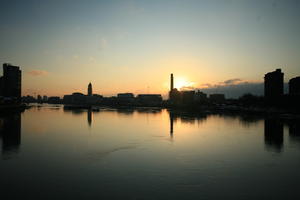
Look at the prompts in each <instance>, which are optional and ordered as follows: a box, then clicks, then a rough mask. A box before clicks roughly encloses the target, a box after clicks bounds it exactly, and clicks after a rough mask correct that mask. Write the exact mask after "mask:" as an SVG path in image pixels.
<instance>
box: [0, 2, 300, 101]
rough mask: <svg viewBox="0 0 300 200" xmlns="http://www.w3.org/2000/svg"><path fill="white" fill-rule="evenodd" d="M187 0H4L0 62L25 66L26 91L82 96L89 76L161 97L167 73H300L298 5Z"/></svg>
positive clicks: (106, 86) (107, 90) (208, 80)
mask: <svg viewBox="0 0 300 200" xmlns="http://www.w3.org/2000/svg"><path fill="white" fill-rule="evenodd" d="M188 2H189V3H188V4H187V2H182V1H164V2H161V1H151V2H147V1H114V2H107V1H90V2H89V3H88V4H86V3H84V2H80V1H75V2H73V3H70V2H67V1H42V2H38V1H26V2H19V3H11V2H9V1H3V2H1V6H2V7H3V12H1V14H0V15H1V18H2V19H5V20H1V21H0V25H1V27H3V29H2V31H1V32H0V36H1V37H0V42H1V44H2V45H1V46H2V49H3V50H4V51H3V53H1V55H0V60H1V62H2V63H4V62H10V63H12V64H13V65H17V66H20V67H21V68H22V71H23V80H22V83H23V89H22V94H23V95H27V94H29V95H34V94H36V95H37V94H41V95H48V96H63V95H64V94H70V93H72V92H75V91H76V92H82V93H85V91H86V84H87V83H89V82H92V83H93V86H94V93H98V94H102V95H105V96H111V95H115V94H117V93H120V92H132V93H135V94H139V93H159V94H163V95H164V96H166V95H167V93H168V90H169V80H168V77H169V74H170V73H174V74H175V75H176V79H175V87H178V86H176V84H177V83H176V82H177V81H178V80H180V84H179V83H178V84H179V85H181V86H187V87H188V88H214V87H215V86H218V87H222V86H228V85H230V84H232V85H241V84H244V83H248V84H250V85H251V84H252V83H253V84H254V85H255V84H262V83H263V74H264V73H265V72H267V71H273V70H274V69H276V68H281V69H282V70H283V71H284V73H285V80H284V81H285V82H286V83H287V82H288V81H289V79H291V78H293V77H295V76H298V75H299V74H300V68H299V65H300V59H299V56H298V52H300V45H299V40H298V35H299V34H300V27H299V23H298V21H299V18H300V14H299V12H298V10H299V7H300V5H299V2H297V1H284V2H282V1H264V2H261V1H251V2H250V1H188ZM11 13H14V14H13V15H11ZM7 16H10V17H7ZM0 73H1V71H0Z"/></svg>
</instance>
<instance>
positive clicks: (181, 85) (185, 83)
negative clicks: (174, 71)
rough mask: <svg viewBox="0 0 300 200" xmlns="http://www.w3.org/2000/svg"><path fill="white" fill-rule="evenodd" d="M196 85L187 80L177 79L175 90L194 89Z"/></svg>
mask: <svg viewBox="0 0 300 200" xmlns="http://www.w3.org/2000/svg"><path fill="white" fill-rule="evenodd" d="M193 85H194V83H193V82H190V81H187V80H186V79H185V78H178V79H177V78H176V79H175V88H177V89H179V90H180V89H183V88H185V87H192V86H193Z"/></svg>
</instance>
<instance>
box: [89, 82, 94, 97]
mask: <svg viewBox="0 0 300 200" xmlns="http://www.w3.org/2000/svg"><path fill="white" fill-rule="evenodd" d="M88 96H93V88H92V84H91V83H89V85H88Z"/></svg>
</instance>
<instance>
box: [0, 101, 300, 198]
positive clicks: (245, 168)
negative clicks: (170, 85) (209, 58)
mask: <svg viewBox="0 0 300 200" xmlns="http://www.w3.org/2000/svg"><path fill="white" fill-rule="evenodd" d="M299 131H300V123H299V121H297V120H288V121H284V120H279V119H276V118H268V119H264V118H259V117H253V116H251V117H250V116H220V115H201V116H191V115H186V114H179V113H174V112H171V113H170V112H168V111H167V110H164V109H163V110H159V109H138V110H130V109H128V110H125V109H123V110H116V109H101V110H100V111H99V112H95V111H87V110H77V111H74V110H73V111H70V110H64V109H63V107H55V106H51V105H46V106H43V107H33V108H31V109H28V110H26V111H25V112H23V113H20V114H11V115H3V114H2V115H0V140H1V141H2V143H1V160H0V191H1V197H6V198H5V199H24V198H28V197H29V198H31V199H61V198H65V199H96V198H97V199H228V198H230V199H258V198H260V199H261V198H264V199H300V190H299V185H300V132H299ZM7 197H9V198H7Z"/></svg>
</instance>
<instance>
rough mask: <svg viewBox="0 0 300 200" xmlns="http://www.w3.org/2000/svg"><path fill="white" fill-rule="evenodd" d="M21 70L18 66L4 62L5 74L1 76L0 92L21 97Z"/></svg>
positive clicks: (17, 97) (7, 95)
mask: <svg viewBox="0 0 300 200" xmlns="http://www.w3.org/2000/svg"><path fill="white" fill-rule="evenodd" d="M21 75H22V73H21V70H20V69H19V67H18V66H13V65H11V64H8V63H4V64H3V76H2V77H1V78H0V82H1V83H0V90H1V91H0V94H1V95H2V96H4V97H14V98H16V99H18V100H20V99H21Z"/></svg>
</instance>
